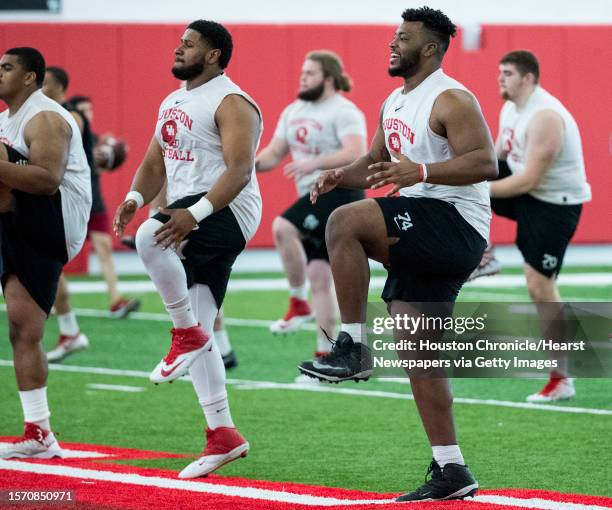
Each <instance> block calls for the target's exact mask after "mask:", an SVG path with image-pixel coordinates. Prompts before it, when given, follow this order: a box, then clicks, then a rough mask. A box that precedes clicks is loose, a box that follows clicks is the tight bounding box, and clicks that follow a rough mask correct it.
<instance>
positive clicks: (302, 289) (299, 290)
mask: <svg viewBox="0 0 612 510" xmlns="http://www.w3.org/2000/svg"><path fill="white" fill-rule="evenodd" d="M289 296H290V297H295V298H298V299H301V300H302V301H306V299H307V298H308V284H307V283H306V282H304V283H303V284H302V285H300V286H298V287H290V288H289Z"/></svg>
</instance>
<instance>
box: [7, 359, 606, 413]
mask: <svg viewBox="0 0 612 510" xmlns="http://www.w3.org/2000/svg"><path fill="white" fill-rule="evenodd" d="M2 366H4V367H11V366H13V362H12V361H10V360H3V359H0V367H2ZM49 370H51V371H57V372H74V373H82V374H97V375H110V376H119V377H139V378H147V379H148V377H149V372H143V371H139V370H119V369H115V368H101V367H80V366H74V365H56V364H52V363H50V364H49ZM178 380H179V381H190V379H189V377H188V376H185V377H182V378H181V379H178ZM227 383H228V384H231V385H233V386H236V388H237V389H240V390H270V389H274V390H296V391H311V392H319V393H337V394H341V395H354V396H360V397H373V398H391V399H397V400H414V397H413V396H412V395H410V394H406V393H395V392H389V391H375V390H359V389H353V388H338V387H336V386H331V385H322V384H321V385H318V384H308V383H305V384H304V383H279V382H274V381H253V380H244V379H228V380H227ZM453 400H454V402H455V403H457V404H468V405H485V406H493V407H510V408H518V409H530V410H534V411H555V412H560V413H570V414H591V415H602V416H612V410H610V409H591V408H588V407H566V406H555V405H550V404H531V403H527V402H511V401H506V400H494V399H477V398H463V397H455V398H454V399H453Z"/></svg>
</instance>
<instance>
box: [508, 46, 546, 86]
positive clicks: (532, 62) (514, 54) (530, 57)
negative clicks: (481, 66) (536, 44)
mask: <svg viewBox="0 0 612 510" xmlns="http://www.w3.org/2000/svg"><path fill="white" fill-rule="evenodd" d="M499 63H500V64H513V65H514V67H516V70H517V71H518V72H519V73H520V75H521V76H525V75H526V74H527V73H531V74H533V76H534V78H535V82H536V83H538V82H539V81H540V64H539V63H538V59H537V57H536V56H535V55H534V54H533V53H531V52H530V51H527V50H516V51H511V52H510V53H506V54H505V55H504V56H503V57H502V58H501V60H500V61H499Z"/></svg>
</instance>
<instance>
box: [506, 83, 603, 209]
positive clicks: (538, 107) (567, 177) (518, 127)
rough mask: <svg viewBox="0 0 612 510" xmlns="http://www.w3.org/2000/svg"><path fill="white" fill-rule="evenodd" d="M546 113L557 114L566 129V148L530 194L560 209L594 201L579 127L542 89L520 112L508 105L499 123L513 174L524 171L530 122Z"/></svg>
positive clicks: (564, 139)
mask: <svg viewBox="0 0 612 510" xmlns="http://www.w3.org/2000/svg"><path fill="white" fill-rule="evenodd" d="M543 110H552V111H554V112H557V113H558V114H559V115H560V116H561V118H562V119H563V124H564V128H565V133H564V138H563V147H562V149H561V152H560V153H559V154H558V155H557V157H556V159H555V160H554V161H553V163H552V165H551V166H550V168H548V169H547V170H546V172H545V173H544V176H543V178H542V181H541V182H540V184H539V185H538V186H537V188H535V189H533V190H531V191H530V192H529V194H530V195H533V196H534V197H535V198H537V199H539V200H543V201H544V202H549V203H552V204H559V205H575V204H582V203H584V202H588V201H589V200H590V199H591V187H590V186H589V183H588V182H587V180H586V174H585V171H584V158H583V156H582V142H581V140H580V132H579V131H578V125H577V124H576V121H575V120H574V117H572V114H571V113H570V112H568V111H567V109H566V108H565V106H563V104H561V101H559V100H558V99H557V98H556V97H554V96H552V95H551V94H550V93H548V92H547V91H546V90H544V89H543V88H542V87H536V88H535V90H534V91H533V93H532V94H531V96H529V99H528V100H527V103H525V105H523V106H522V107H521V108H517V107H516V104H514V103H513V102H512V101H506V103H505V104H504V106H503V108H502V110H501V113H500V119H499V133H500V136H501V141H502V147H503V149H504V151H505V152H507V153H508V155H507V158H506V161H507V163H508V166H509V167H510V170H511V171H512V173H513V174H520V173H522V172H524V171H525V161H526V150H527V130H528V127H529V122H530V121H531V119H532V118H533V117H534V115H536V114H537V113H539V112H541V111H543Z"/></svg>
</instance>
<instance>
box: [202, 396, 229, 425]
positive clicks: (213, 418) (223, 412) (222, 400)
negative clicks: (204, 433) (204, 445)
mask: <svg viewBox="0 0 612 510" xmlns="http://www.w3.org/2000/svg"><path fill="white" fill-rule="evenodd" d="M200 405H201V406H202V410H203V411H204V417H205V418H206V424H207V425H208V428H209V429H212V430H214V429H216V428H219V427H231V428H234V427H235V425H234V422H233V421H232V414H231V413H230V407H229V402H228V401H227V395H224V396H220V397H219V398H218V400H215V401H214V402H210V403H206V402H202V401H200Z"/></svg>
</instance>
